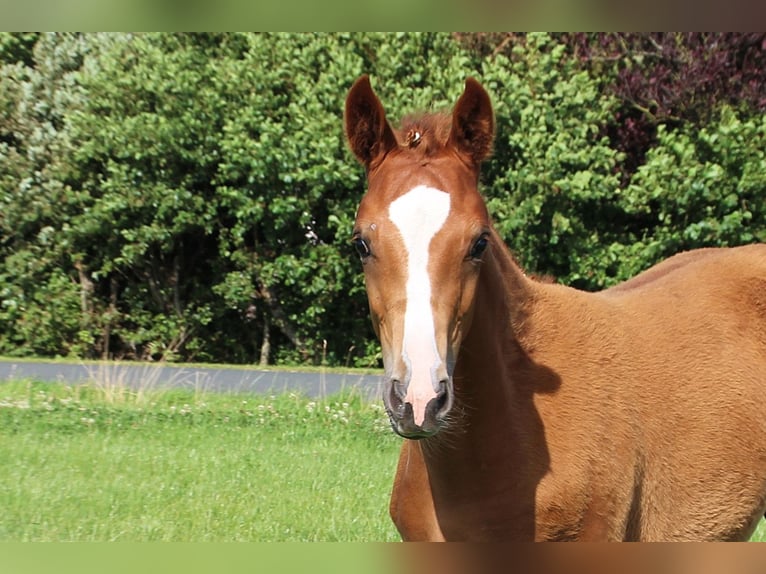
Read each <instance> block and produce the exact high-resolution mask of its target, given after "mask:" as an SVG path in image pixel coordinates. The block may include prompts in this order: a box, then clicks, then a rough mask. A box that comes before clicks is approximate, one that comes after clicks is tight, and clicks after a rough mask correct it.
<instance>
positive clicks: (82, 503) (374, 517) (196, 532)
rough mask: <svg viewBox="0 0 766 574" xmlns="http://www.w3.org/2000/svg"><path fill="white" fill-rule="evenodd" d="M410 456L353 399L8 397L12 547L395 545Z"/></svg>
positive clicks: (0, 527) (5, 420)
mask: <svg viewBox="0 0 766 574" xmlns="http://www.w3.org/2000/svg"><path fill="white" fill-rule="evenodd" d="M399 444H400V439H398V438H396V437H395V436H394V435H393V433H392V432H391V431H390V429H389V426H388V423H387V421H386V417H385V414H384V413H383V412H382V409H381V407H380V406H378V405H377V404H370V403H369V402H368V401H366V400H363V399H361V398H360V397H358V396H354V395H353V394H351V393H349V394H346V395H344V396H337V397H329V398H326V399H323V400H311V399H308V398H306V397H300V396H296V395H290V394H285V395H279V396H268V397H254V396H251V395H250V396H244V395H233V394H212V393H204V392H192V391H162V392H161V393H151V392H142V393H140V394H138V393H131V392H128V391H124V390H123V392H117V393H116V392H114V390H113V389H112V390H111V391H110V392H106V391H105V390H104V389H99V388H91V387H85V386H76V387H69V386H64V385H51V384H43V383H33V382H15V383H7V384H2V385H0V469H1V470H0V509H2V511H1V513H0V540H1V541H131V542H142V541H189V542H201V541H259V542H267V541H268V542H271V541H366V542H370V541H393V540H397V539H398V536H397V534H396V531H395V530H394V528H393V525H392V524H391V521H390V519H389V518H388V514H387V504H388V495H389V491H390V488H391V479H392V476H393V471H394V466H395V463H396V456H397V452H398V447H399ZM753 539H754V540H762V541H766V528H764V523H761V527H760V528H759V530H758V532H757V533H756V535H755V536H754V537H753Z"/></svg>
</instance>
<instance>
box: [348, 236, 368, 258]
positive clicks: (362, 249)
mask: <svg viewBox="0 0 766 574" xmlns="http://www.w3.org/2000/svg"><path fill="white" fill-rule="evenodd" d="M351 241H352V242H353V244H354V249H356V252H357V253H358V254H359V257H361V258H362V260H364V259H367V258H368V257H369V256H370V255H372V251H371V250H370V246H369V245H367V242H366V241H365V240H364V239H362V238H361V237H354V238H353V239H352V240H351Z"/></svg>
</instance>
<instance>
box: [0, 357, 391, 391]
mask: <svg viewBox="0 0 766 574" xmlns="http://www.w3.org/2000/svg"><path fill="white" fill-rule="evenodd" d="M12 379H33V380H37V381H50V382H63V383H68V384H80V383H86V382H93V383H95V384H101V385H105V386H107V385H115V386H117V385H125V386H128V387H129V388H131V389H136V390H138V389H149V388H170V387H186V388H190V389H195V390H197V389H198V390H204V391H218V392H226V391H229V392H245V393H254V394H270V393H281V392H290V391H295V392H300V393H303V394H305V395H307V396H310V397H322V396H327V395H332V394H334V393H337V392H338V391H341V390H344V389H350V388H355V389H358V390H359V391H361V392H362V393H364V394H366V395H369V396H370V397H373V398H377V397H380V391H381V387H380V384H381V377H380V376H379V375H358V374H334V373H301V372H294V371H265V370H254V369H245V368H242V369H237V368H230V367H227V368H222V369H217V368H214V367H205V368H202V367H200V368H197V367H190V366H173V365H146V364H140V365H136V364H130V363H108V364H81V365H77V364H64V363H53V362H45V361H39V362H26V361H19V362H15V361H12V360H0V382H2V381H7V380H12Z"/></svg>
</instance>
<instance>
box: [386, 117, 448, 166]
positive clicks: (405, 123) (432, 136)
mask: <svg viewBox="0 0 766 574" xmlns="http://www.w3.org/2000/svg"><path fill="white" fill-rule="evenodd" d="M451 127H452V117H451V116H450V115H448V114H443V113H420V114H412V115H408V116H405V117H404V118H402V122H401V127H400V128H399V129H398V130H395V133H396V139H397V140H398V142H399V145H401V146H403V147H406V148H409V149H411V150H417V151H419V152H420V153H422V154H423V155H424V156H426V157H428V156H432V155H434V154H436V153H437V152H439V151H441V150H443V149H444V148H445V146H446V145H447V139H448V138H449V133H450V128H451Z"/></svg>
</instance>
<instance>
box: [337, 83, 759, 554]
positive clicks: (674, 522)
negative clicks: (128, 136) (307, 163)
mask: <svg viewBox="0 0 766 574" xmlns="http://www.w3.org/2000/svg"><path fill="white" fill-rule="evenodd" d="M487 113H488V97H487V96H486V94H485V93H484V92H483V89H482V88H481V87H480V86H478V84H476V83H475V82H473V83H471V82H470V81H469V82H468V83H467V84H466V91H465V92H464V94H463V96H462V97H461V99H460V100H459V101H458V104H457V105H456V107H455V110H454V112H453V117H452V121H451V124H452V127H451V129H450V130H443V131H444V132H445V133H447V134H448V135H446V136H442V138H441V140H440V141H441V144H439V142H438V141H432V140H431V139H429V138H430V137H432V136H431V135H430V133H428V132H427V130H426V131H424V132H423V133H421V132H420V131H417V129H416V128H408V129H407V130H406V133H407V134H413V133H416V134H417V138H415V139H413V137H414V136H412V135H407V136H406V137H405V136H403V135H398V136H397V135H396V134H395V133H394V132H393V131H392V130H390V128H389V127H388V124H387V122H386V121H385V116H384V115H383V112H382V107H381V106H380V103H379V101H378V100H377V98H376V97H375V96H374V94H373V93H372V91H371V89H370V88H369V82H368V81H367V80H366V79H363V80H360V82H358V83H357V84H356V85H355V87H354V88H352V92H351V93H350V94H349V98H348V100H347V112H346V129H347V134H348V135H349V140H350V142H351V145H352V149H353V150H354V151H355V153H356V154H357V156H358V157H359V158H360V160H361V161H362V162H363V163H364V164H365V166H366V167H367V170H368V181H369V184H370V185H369V190H368V193H367V195H366V196H365V198H364V200H363V201H362V204H361V205H360V209H359V212H358V215H357V225H356V228H355V238H356V239H355V240H356V241H357V242H358V243H359V245H358V249H360V254H361V255H362V257H363V260H364V261H365V280H366V284H367V290H368V296H369V299H370V308H371V313H372V317H373V325H374V326H375V328H376V332H377V333H378V336H379V337H380V339H381V344H382V347H383V357H384V365H385V367H386V373H387V375H388V377H389V387H388V390H387V392H386V393H385V395H384V400H385V402H386V407H387V410H388V411H389V414H390V416H391V419H392V426H393V428H394V429H395V430H396V431H397V432H399V434H402V435H403V436H404V437H405V438H408V439H420V440H406V441H405V442H404V444H403V447H402V452H401V455H400V459H399V464H398V467H397V471H396V476H395V478H394V488H393V492H392V498H391V506H390V510H391V515H392V518H393V520H394V522H395V524H396V526H397V528H398V529H399V531H400V533H401V534H402V537H403V538H404V539H405V540H486V541H493V540H503V541H508V540H745V539H747V538H749V536H750V535H751V534H752V532H753V530H754V529H755V527H756V524H757V521H758V520H759V519H760V518H761V517H762V516H763V513H764V511H765V510H766V416H764V414H763V412H764V411H763V404H764V403H766V246H764V245H752V246H746V247H740V248H734V249H705V250H698V251H692V252H688V253H683V254H680V255H677V256H675V257H673V258H670V259H668V260H667V261H665V262H663V263H661V264H659V265H658V266H656V267H654V268H652V269H650V270H648V271H646V272H644V273H643V274H641V275H638V276H637V277H635V278H633V279H631V280H629V281H627V282H625V283H623V284H621V285H618V286H616V287H613V288H612V289H607V290H605V291H603V292H601V293H585V292H581V291H577V290H575V289H572V288H569V287H565V286H562V285H556V284H548V283H541V282H538V281H535V280H533V279H530V278H529V277H527V276H526V275H525V274H524V273H523V272H522V270H521V269H520V268H519V266H518V265H517V264H516V263H515V261H514V260H513V258H512V256H511V255H510V253H509V252H508V250H507V248H506V247H505V246H504V245H503V243H502V241H501V239H500V237H499V236H498V235H497V233H496V232H495V231H494V230H493V229H492V227H491V223H490V222H489V219H488V215H487V213H486V208H485V207H484V204H483V202H482V201H481V199H480V196H479V194H478V192H477V191H476V181H477V177H478V164H479V163H480V161H481V159H483V157H484V155H486V153H487V141H491V137H490V138H489V140H488V139H487V137H488V136H487V133H488V132H491V130H492V125H493V124H492V118H491V117H488V116H487ZM489 113H490V114H491V108H489ZM423 129H424V130H425V128H423ZM433 137H435V136H433ZM413 141H415V142H417V141H420V142H421V143H422V144H423V145H424V146H426V149H425V150H424V149H419V150H418V149H413V146H412V143H413ZM423 189H428V190H431V191H429V192H423V191H422V190H423ZM417 190H420V191H417ZM440 193H442V194H447V195H448V196H449V197H447V196H445V195H440ZM401 198H403V199H402V201H398V200H399V199H401ZM392 205H393V206H394V207H391V206H392ZM401 205H405V206H407V209H408V210H410V211H409V213H410V214H411V215H409V216H408V215H402V214H400V211H399V210H398V208H397V206H401ZM429 206H433V209H429ZM437 212H438V213H437ZM487 246H489V248H487ZM403 254H404V255H403ZM466 254H467V255H466ZM417 293H419V295H417ZM423 293H425V295H423ZM429 301H430V308H429ZM413 333H414V334H413Z"/></svg>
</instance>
